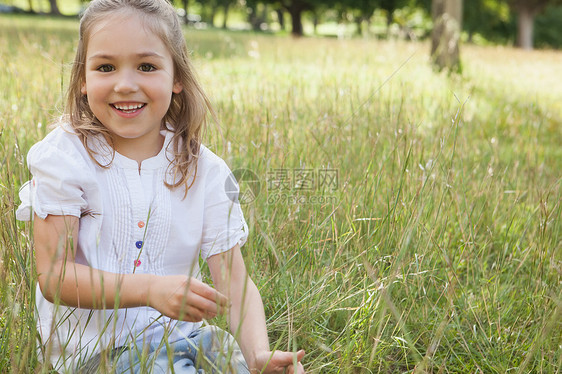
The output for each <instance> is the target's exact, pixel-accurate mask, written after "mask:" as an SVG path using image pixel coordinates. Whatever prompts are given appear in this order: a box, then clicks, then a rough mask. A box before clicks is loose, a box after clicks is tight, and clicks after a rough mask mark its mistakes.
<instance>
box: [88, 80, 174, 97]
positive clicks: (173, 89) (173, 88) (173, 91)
mask: <svg viewBox="0 0 562 374" xmlns="http://www.w3.org/2000/svg"><path fill="white" fill-rule="evenodd" d="M84 89H85V88H84ZM182 91H183V84H181V83H180V82H175V83H174V87H173V88H172V92H173V93H175V94H179V93H180V92H182Z"/></svg>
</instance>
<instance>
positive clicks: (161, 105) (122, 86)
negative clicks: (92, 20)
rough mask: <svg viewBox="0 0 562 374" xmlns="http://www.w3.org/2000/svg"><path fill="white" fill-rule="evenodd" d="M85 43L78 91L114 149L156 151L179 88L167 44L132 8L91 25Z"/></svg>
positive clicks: (139, 154) (137, 154) (140, 155)
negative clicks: (169, 109)
mask: <svg viewBox="0 0 562 374" xmlns="http://www.w3.org/2000/svg"><path fill="white" fill-rule="evenodd" d="M87 45H88V47H87V51H86V65H85V78H86V79H85V83H84V85H83V86H82V88H81V91H82V94H84V95H87V97H88V104H89V105H90V108H91V110H92V112H93V113H94V115H95V116H96V118H97V119H98V120H99V121H100V122H101V123H102V124H103V125H104V126H105V127H106V128H107V129H108V130H109V131H110V132H111V133H112V135H113V144H114V146H115V150H116V151H117V152H119V153H122V154H124V155H125V156H128V157H130V158H133V159H137V160H138V161H142V159H145V158H148V157H151V156H153V155H155V154H156V153H158V151H159V150H160V148H161V147H162V137H161V136H160V127H161V123H162V119H163V118H164V116H165V115H166V113H167V111H168V108H169V107H170V102H171V99H172V93H179V92H181V90H182V86H181V84H180V83H177V82H175V80H174V64H173V60H172V56H171V54H170V52H169V51H168V48H166V45H165V44H164V42H163V41H162V40H161V39H160V38H159V37H158V36H157V35H155V34H154V33H153V32H151V31H150V28H148V27H147V26H146V25H145V24H144V23H143V22H142V20H141V19H140V17H139V16H138V15H137V14H135V13H133V12H126V13H120V14H116V15H110V16H109V17H108V18H106V19H105V20H104V21H102V22H100V23H99V25H96V26H95V27H93V28H92V30H91V33H90V37H89V40H88V44H87Z"/></svg>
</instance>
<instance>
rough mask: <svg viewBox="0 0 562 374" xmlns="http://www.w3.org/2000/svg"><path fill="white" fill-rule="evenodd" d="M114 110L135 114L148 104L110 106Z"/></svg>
mask: <svg viewBox="0 0 562 374" xmlns="http://www.w3.org/2000/svg"><path fill="white" fill-rule="evenodd" d="M110 105H111V106H112V107H113V108H115V109H117V110H118V111H120V112H123V113H127V114H128V113H134V112H136V111H137V110H139V109H142V108H144V107H145V105H146V104H141V103H139V104H110Z"/></svg>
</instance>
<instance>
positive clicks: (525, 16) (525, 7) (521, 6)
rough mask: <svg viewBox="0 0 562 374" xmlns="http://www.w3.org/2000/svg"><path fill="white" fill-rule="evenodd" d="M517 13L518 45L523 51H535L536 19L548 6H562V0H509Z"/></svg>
mask: <svg viewBox="0 0 562 374" xmlns="http://www.w3.org/2000/svg"><path fill="white" fill-rule="evenodd" d="M508 2H509V5H510V7H511V8H512V9H513V11H514V12H516V13H517V45H518V46H519V47H521V48H523V49H533V31H534V24H535V17H536V16H537V15H538V14H539V13H541V12H542V11H543V10H544V9H545V8H546V7H547V6H548V5H557V4H562V0H508Z"/></svg>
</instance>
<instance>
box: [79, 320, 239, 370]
mask: <svg viewBox="0 0 562 374" xmlns="http://www.w3.org/2000/svg"><path fill="white" fill-rule="evenodd" d="M142 349H143V347H137V346H133V347H129V348H128V349H123V348H117V349H115V350H113V352H112V354H111V360H112V361H113V362H114V364H113V365H112V369H113V370H114V372H115V373H134V374H137V373H151V374H152V373H153V374H166V373H177V374H184V373H185V374H210V373H213V374H218V373H232V374H248V373H249V370H248V366H247V365H246V361H245V360H244V357H243V355H242V352H241V351H240V348H239V347H238V344H237V343H236V341H235V340H234V338H233V337H232V336H231V335H230V334H228V333H227V332H225V331H223V330H221V329H219V328H218V327H215V326H205V327H202V328H200V329H197V330H195V331H193V332H192V333H191V334H190V335H189V336H188V337H187V339H181V340H178V341H176V342H170V343H168V344H164V343H153V344H150V345H145V346H144V352H142V351H141V350H142ZM98 362H99V360H98ZM86 366H88V365H86ZM89 366H90V367H89V368H88V369H86V370H84V369H85V368H84V367H83V368H82V370H80V372H98V370H96V369H94V370H93V371H92V367H91V365H89ZM83 370H84V371H83Z"/></svg>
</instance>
